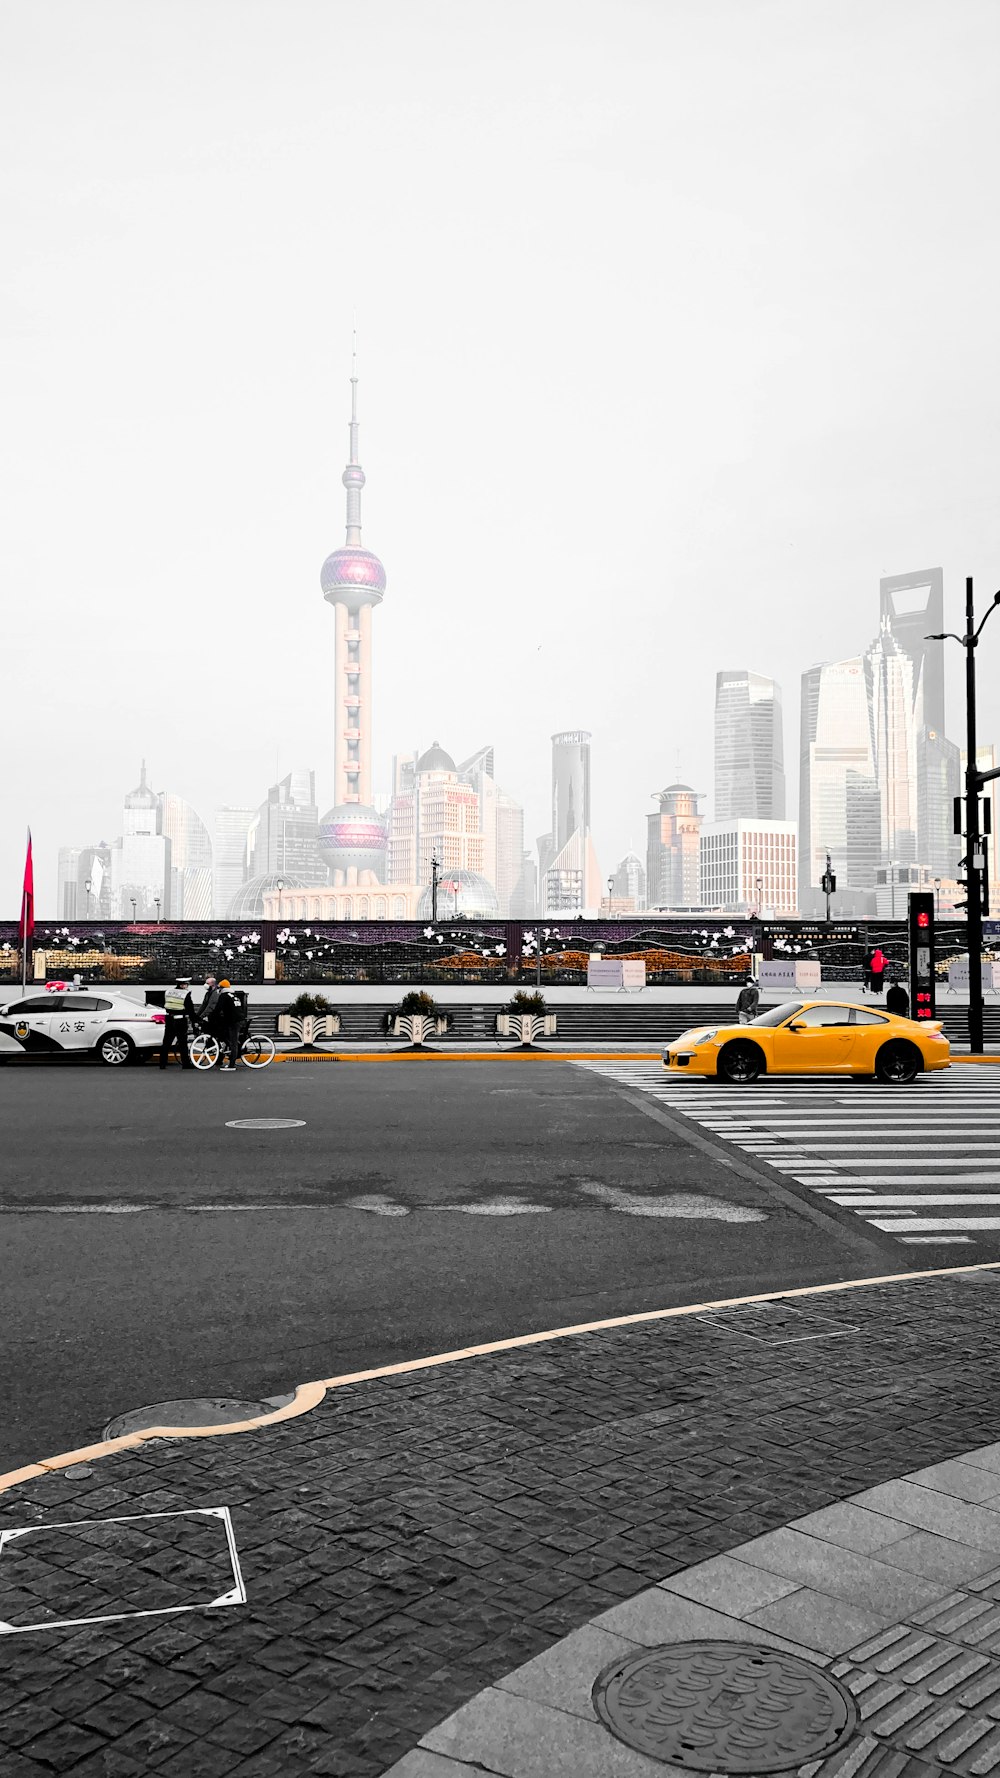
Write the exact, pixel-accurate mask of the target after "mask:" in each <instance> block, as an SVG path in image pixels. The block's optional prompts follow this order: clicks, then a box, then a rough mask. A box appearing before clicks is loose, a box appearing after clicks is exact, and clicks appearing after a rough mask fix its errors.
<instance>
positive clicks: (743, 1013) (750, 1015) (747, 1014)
mask: <svg viewBox="0 0 1000 1778" xmlns="http://www.w3.org/2000/svg"><path fill="white" fill-rule="evenodd" d="M759 1005H760V989H759V988H758V986H757V977H756V976H754V975H748V976H747V979H746V981H745V982H744V984H743V986H742V988H741V989H740V991H739V994H738V995H737V997H736V1012H737V1016H738V1018H739V1021H740V1024H741V1025H749V1023H750V1020H751V1019H755V1018H756V1017H757V1008H758V1007H759Z"/></svg>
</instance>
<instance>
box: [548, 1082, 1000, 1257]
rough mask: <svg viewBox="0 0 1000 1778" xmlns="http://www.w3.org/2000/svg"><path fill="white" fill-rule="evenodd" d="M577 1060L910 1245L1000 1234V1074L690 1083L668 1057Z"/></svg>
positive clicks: (960, 1241) (966, 1241) (951, 1242)
mask: <svg viewBox="0 0 1000 1778" xmlns="http://www.w3.org/2000/svg"><path fill="white" fill-rule="evenodd" d="M575 1066H576V1067H578V1068H586V1069H588V1070H589V1071H590V1072H591V1073H592V1074H599V1075H603V1076H604V1077H605V1079H607V1080H612V1081H614V1082H615V1083H616V1084H617V1085H618V1086H624V1087H632V1088H634V1089H637V1090H638V1091H639V1092H643V1093H649V1094H650V1095H651V1096H652V1097H653V1098H654V1099H656V1100H658V1101H659V1102H660V1103H661V1104H662V1105H665V1106H668V1107H669V1108H670V1110H671V1111H676V1112H680V1113H682V1114H683V1116H685V1117H688V1118H690V1119H691V1120H692V1122H694V1123H696V1124H698V1125H699V1126H700V1128H702V1129H703V1130H707V1131H709V1132H710V1133H711V1134H712V1135H713V1136H716V1137H718V1138H719V1139H720V1140H722V1141H725V1142H730V1143H732V1144H733V1145H734V1146H735V1147H736V1148H738V1149H740V1150H741V1152H742V1153H744V1154H746V1155H748V1156H749V1157H751V1158H752V1159H754V1160H759V1161H764V1162H766V1164H767V1166H769V1167H773V1168H774V1169H775V1171H776V1172H779V1173H782V1174H784V1175H785V1177H786V1178H789V1179H794V1180H796V1181H797V1182H798V1183H799V1184H800V1185H805V1186H808V1188H809V1189H810V1190H811V1191H813V1192H815V1193H816V1195H817V1196H818V1197H823V1198H827V1199H828V1200H829V1201H830V1202H831V1203H833V1204H837V1205H838V1206H839V1207H840V1208H841V1209H844V1210H848V1211H850V1212H851V1213H852V1214H853V1215H855V1216H859V1217H861V1218H862V1220H863V1221H865V1222H867V1223H869V1224H870V1225H871V1226H872V1227H873V1228H877V1229H882V1230H883V1231H884V1232H886V1233H889V1234H892V1235H893V1236H895V1237H896V1238H897V1239H898V1240H900V1241H903V1242H906V1243H907V1244H909V1245H912V1246H921V1245H923V1246H927V1245H933V1244H935V1243H946V1244H949V1245H957V1244H965V1245H968V1244H970V1243H971V1242H973V1241H974V1240H976V1239H979V1240H983V1239H987V1240H988V1239H989V1236H990V1235H991V1234H995V1235H996V1236H997V1238H998V1239H1000V1069H993V1068H975V1069H974V1068H966V1067H955V1068H951V1069H949V1070H948V1071H947V1072H946V1073H942V1074H931V1075H923V1076H921V1077H920V1078H919V1079H918V1080H916V1081H914V1082H913V1084H912V1085H911V1086H905V1087H901V1086H882V1085H880V1084H879V1083H877V1082H875V1081H856V1082H855V1081H847V1080H844V1079H838V1078H836V1077H835V1076H833V1077H825V1078H822V1079H820V1078H816V1079H812V1080H811V1079H809V1078H808V1077H807V1076H801V1075H799V1076H782V1077H780V1078H779V1077H777V1076H775V1077H774V1078H772V1079H764V1080H758V1081H756V1082H754V1083H753V1085H752V1086H730V1085H728V1084H722V1083H717V1082H715V1081H706V1080H701V1079H693V1080H680V1079H678V1078H677V1077H676V1075H668V1074H666V1073H665V1072H664V1070H663V1069H662V1068H661V1066H660V1064H659V1063H658V1062H639V1061H635V1062H630V1061H607V1062H598V1061H587V1062H583V1061H581V1062H577V1063H576V1064H575ZM983 1187H988V1188H991V1189H980V1188H983ZM917 1188H921V1189H917ZM923 1188H926V1189H923Z"/></svg>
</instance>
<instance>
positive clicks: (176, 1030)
mask: <svg viewBox="0 0 1000 1778" xmlns="http://www.w3.org/2000/svg"><path fill="white" fill-rule="evenodd" d="M163 1010H164V1012H165V1013H166V1015H167V1022H166V1024H165V1025H164V1027H163V1044H162V1046H161V1049H160V1067H161V1068H165V1067H166V1065H167V1057H168V1056H169V1054H170V1052H171V1050H172V1049H173V1047H174V1044H175V1043H176V1045H177V1047H178V1049H179V1050H180V1052H181V1067H182V1068H193V1067H194V1063H193V1062H192V1060H191V1057H190V1054H189V1052H188V1021H189V1020H190V1022H191V1024H192V1025H193V1024H194V1007H193V1006H192V1004H191V977H190V976H189V975H179V976H178V977H177V981H176V982H175V984H174V986H173V987H172V988H168V989H167V991H166V993H165V995H164V996H163Z"/></svg>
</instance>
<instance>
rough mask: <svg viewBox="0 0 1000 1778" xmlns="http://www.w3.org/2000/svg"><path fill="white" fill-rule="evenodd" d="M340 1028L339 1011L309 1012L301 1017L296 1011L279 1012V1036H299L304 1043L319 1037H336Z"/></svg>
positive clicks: (312, 1041)
mask: <svg viewBox="0 0 1000 1778" xmlns="http://www.w3.org/2000/svg"><path fill="white" fill-rule="evenodd" d="M339 1030H340V1014H339V1012H307V1013H303V1014H302V1015H301V1017H300V1016H299V1014H298V1013H294V1012H280V1013H279V1014H278V1036H279V1037H298V1038H301V1040H302V1042H303V1043H315V1042H316V1040H317V1038H319V1037H336V1036H337V1034H338V1032H339Z"/></svg>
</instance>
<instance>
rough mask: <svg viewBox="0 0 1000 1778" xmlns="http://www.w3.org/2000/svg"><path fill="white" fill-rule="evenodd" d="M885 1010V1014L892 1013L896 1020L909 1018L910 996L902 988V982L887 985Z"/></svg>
mask: <svg viewBox="0 0 1000 1778" xmlns="http://www.w3.org/2000/svg"><path fill="white" fill-rule="evenodd" d="M885 1010H886V1012H891V1013H893V1014H894V1015H895V1017H896V1018H897V1019H908V1018H909V1016H910V996H909V995H908V993H907V992H906V989H905V988H904V987H903V984H902V982H890V983H889V991H888V993H887V994H886V997H885Z"/></svg>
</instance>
